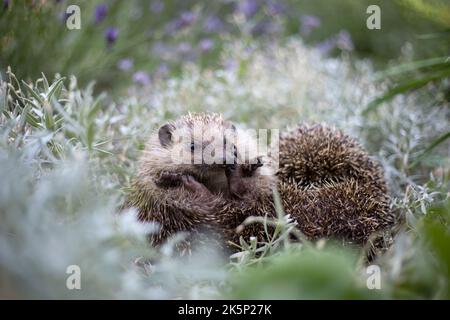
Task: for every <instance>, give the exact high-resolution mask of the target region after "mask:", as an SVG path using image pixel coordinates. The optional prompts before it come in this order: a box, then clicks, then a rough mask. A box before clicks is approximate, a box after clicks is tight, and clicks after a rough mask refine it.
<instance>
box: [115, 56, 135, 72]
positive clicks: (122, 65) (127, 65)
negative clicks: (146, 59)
mask: <svg viewBox="0 0 450 320" xmlns="http://www.w3.org/2000/svg"><path fill="white" fill-rule="evenodd" d="M117 67H118V68H119V69H120V70H122V71H127V70H130V69H131V68H133V60H131V59H122V60H120V61H119V62H118V63H117Z"/></svg>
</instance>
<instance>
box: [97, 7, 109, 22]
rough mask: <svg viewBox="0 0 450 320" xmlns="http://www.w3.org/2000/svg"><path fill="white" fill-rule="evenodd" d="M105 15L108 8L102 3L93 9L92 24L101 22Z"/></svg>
mask: <svg viewBox="0 0 450 320" xmlns="http://www.w3.org/2000/svg"><path fill="white" fill-rule="evenodd" d="M107 14H108V6H107V5H106V4H104V3H102V4H99V5H98V6H97V7H95V11H94V22H95V23H100V22H102V21H103V20H104V19H105V18H106V15H107Z"/></svg>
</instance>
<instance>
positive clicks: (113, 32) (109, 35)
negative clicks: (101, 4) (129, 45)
mask: <svg viewBox="0 0 450 320" xmlns="http://www.w3.org/2000/svg"><path fill="white" fill-rule="evenodd" d="M118 36H119V30H118V29H117V28H115V27H109V28H108V29H106V31H105V39H106V43H107V44H108V46H111V45H113V44H114V42H116V40H117V37H118Z"/></svg>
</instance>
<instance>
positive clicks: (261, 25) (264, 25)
mask: <svg viewBox="0 0 450 320" xmlns="http://www.w3.org/2000/svg"><path fill="white" fill-rule="evenodd" d="M280 30H281V26H280V24H279V23H276V22H272V21H269V20H263V21H260V22H258V23H257V24H256V25H255V26H254V27H253V28H252V33H253V34H254V35H262V34H274V33H277V32H278V31H280Z"/></svg>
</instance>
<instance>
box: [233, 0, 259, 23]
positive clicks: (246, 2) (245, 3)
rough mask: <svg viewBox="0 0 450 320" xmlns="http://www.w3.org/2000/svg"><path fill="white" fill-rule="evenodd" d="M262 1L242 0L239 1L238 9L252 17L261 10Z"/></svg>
mask: <svg viewBox="0 0 450 320" xmlns="http://www.w3.org/2000/svg"><path fill="white" fill-rule="evenodd" d="M259 6H260V2H258V0H242V1H239V2H238V5H237V8H236V11H237V12H238V13H242V14H244V16H245V18H247V19H250V18H251V17H253V16H254V15H255V14H256V13H257V12H258V10H259Z"/></svg>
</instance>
